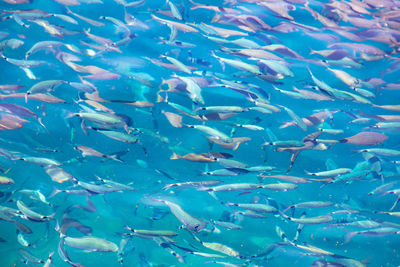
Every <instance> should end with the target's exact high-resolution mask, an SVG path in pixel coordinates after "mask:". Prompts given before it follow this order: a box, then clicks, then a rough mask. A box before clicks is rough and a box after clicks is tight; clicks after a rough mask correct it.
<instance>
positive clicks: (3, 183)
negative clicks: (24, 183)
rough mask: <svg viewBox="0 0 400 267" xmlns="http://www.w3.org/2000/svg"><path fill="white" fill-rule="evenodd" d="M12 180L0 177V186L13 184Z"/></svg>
mask: <svg viewBox="0 0 400 267" xmlns="http://www.w3.org/2000/svg"><path fill="white" fill-rule="evenodd" d="M13 183H14V180H13V179H11V178H8V177H5V176H0V184H1V185H8V184H13Z"/></svg>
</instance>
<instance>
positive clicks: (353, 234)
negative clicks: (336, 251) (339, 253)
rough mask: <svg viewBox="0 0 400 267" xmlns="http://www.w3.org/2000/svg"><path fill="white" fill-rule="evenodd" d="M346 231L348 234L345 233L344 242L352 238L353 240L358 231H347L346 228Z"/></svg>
mask: <svg viewBox="0 0 400 267" xmlns="http://www.w3.org/2000/svg"><path fill="white" fill-rule="evenodd" d="M345 231H346V234H345V235H344V241H343V243H344V244H346V243H348V242H350V240H351V239H352V238H353V237H354V236H355V235H357V232H352V231H347V230H345Z"/></svg>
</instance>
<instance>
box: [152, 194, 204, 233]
mask: <svg viewBox="0 0 400 267" xmlns="http://www.w3.org/2000/svg"><path fill="white" fill-rule="evenodd" d="M155 201H159V202H162V203H164V204H165V205H167V206H168V207H169V209H170V210H171V212H172V213H173V214H174V215H175V217H176V218H177V219H178V220H179V221H180V222H181V223H182V224H183V225H184V227H185V228H186V229H187V230H189V231H190V232H193V233H198V232H201V231H202V230H204V229H205V228H206V226H207V224H206V222H204V221H202V220H200V219H197V218H196V217H194V216H192V215H190V214H189V213H187V212H186V211H184V210H183V209H182V208H181V207H180V206H179V205H177V204H175V203H173V202H171V201H168V200H162V199H155Z"/></svg>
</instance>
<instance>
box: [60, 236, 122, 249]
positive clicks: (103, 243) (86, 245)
mask: <svg viewBox="0 0 400 267" xmlns="http://www.w3.org/2000/svg"><path fill="white" fill-rule="evenodd" d="M62 242H63V243H64V244H66V245H67V246H70V247H73V248H78V249H83V250H85V251H86V252H95V251H100V252H117V251H118V246H117V245H116V244H114V243H113V242H110V241H108V240H105V239H102V238H98V237H94V236H83V237H70V236H64V237H62Z"/></svg>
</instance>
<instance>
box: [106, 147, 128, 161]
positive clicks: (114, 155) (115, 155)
mask: <svg viewBox="0 0 400 267" xmlns="http://www.w3.org/2000/svg"><path fill="white" fill-rule="evenodd" d="M129 151H130V149H127V150H123V151H119V152H115V153H112V154H110V155H109V158H110V159H112V160H115V161H118V162H125V161H124V160H122V159H121V157H122V156H123V155H126V154H127V153H128V152H129Z"/></svg>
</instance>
